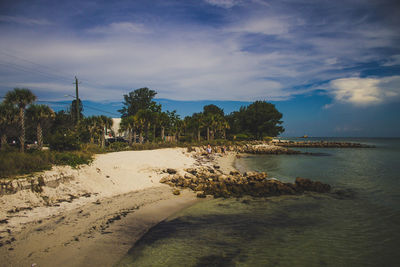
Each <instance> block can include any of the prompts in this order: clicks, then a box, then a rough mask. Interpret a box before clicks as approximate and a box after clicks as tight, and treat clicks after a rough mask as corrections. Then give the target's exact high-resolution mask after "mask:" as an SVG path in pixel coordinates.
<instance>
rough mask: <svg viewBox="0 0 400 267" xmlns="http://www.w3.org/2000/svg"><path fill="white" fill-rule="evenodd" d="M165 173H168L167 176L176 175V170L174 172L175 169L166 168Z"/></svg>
mask: <svg viewBox="0 0 400 267" xmlns="http://www.w3.org/2000/svg"><path fill="white" fill-rule="evenodd" d="M165 172H167V173H169V174H175V173H176V170H175V169H171V168H168V169H166V170H165Z"/></svg>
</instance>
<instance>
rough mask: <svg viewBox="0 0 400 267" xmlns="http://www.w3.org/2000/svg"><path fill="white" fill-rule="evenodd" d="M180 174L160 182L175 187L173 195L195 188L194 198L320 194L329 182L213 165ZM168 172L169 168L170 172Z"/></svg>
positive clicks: (325, 189) (326, 188)
mask: <svg viewBox="0 0 400 267" xmlns="http://www.w3.org/2000/svg"><path fill="white" fill-rule="evenodd" d="M185 171H186V172H185V173H184V174H183V175H182V174H178V173H175V174H169V175H167V176H165V177H163V178H162V179H161V180H160V182H161V183H165V184H168V185H170V186H171V187H174V188H175V190H174V194H177V192H179V191H177V190H179V188H181V189H183V188H190V189H191V190H193V191H197V192H198V193H197V197H200V198H202V197H206V196H207V195H212V196H214V197H216V198H217V197H224V198H228V197H242V196H244V195H250V196H254V197H268V196H279V195H295V194H301V193H303V192H304V191H313V192H319V193H327V192H330V190H331V187H330V185H328V184H323V183H321V182H316V181H311V180H309V179H305V178H300V177H298V178H296V181H295V183H284V182H281V181H279V180H276V179H274V178H268V176H267V173H265V172H246V173H244V174H241V173H240V172H238V171H231V172H230V173H229V174H224V173H222V172H220V171H219V170H218V168H217V169H213V168H205V167H200V168H196V169H194V168H191V169H186V170H185ZM168 173H171V171H170V169H169V172H168Z"/></svg>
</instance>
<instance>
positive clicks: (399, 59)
mask: <svg viewBox="0 0 400 267" xmlns="http://www.w3.org/2000/svg"><path fill="white" fill-rule="evenodd" d="M396 65H400V55H394V56H391V57H390V59H389V60H388V61H387V62H386V63H385V64H383V65H382V66H385V67H390V66H396Z"/></svg>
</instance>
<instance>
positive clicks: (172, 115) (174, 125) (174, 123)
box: [167, 110, 182, 141]
mask: <svg viewBox="0 0 400 267" xmlns="http://www.w3.org/2000/svg"><path fill="white" fill-rule="evenodd" d="M167 115H168V118H169V123H170V127H169V131H170V135H171V134H173V135H174V136H175V138H176V141H178V140H179V135H180V131H181V127H182V120H181V119H180V117H179V115H178V114H176V110H173V111H167Z"/></svg>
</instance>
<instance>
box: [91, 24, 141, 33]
mask: <svg viewBox="0 0 400 267" xmlns="http://www.w3.org/2000/svg"><path fill="white" fill-rule="evenodd" d="M88 32H90V33H102V34H123V33H147V32H148V30H147V29H145V27H144V25H143V24H137V23H131V22H113V23H111V24H109V25H106V26H98V27H95V28H92V29H89V30H88Z"/></svg>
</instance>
